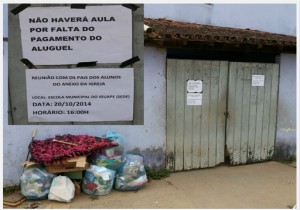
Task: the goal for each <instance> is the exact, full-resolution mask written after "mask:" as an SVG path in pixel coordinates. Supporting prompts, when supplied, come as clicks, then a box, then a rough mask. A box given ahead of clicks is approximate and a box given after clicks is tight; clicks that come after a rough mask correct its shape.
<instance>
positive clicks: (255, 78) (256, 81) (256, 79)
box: [252, 75, 265, 86]
mask: <svg viewBox="0 0 300 210" xmlns="http://www.w3.org/2000/svg"><path fill="white" fill-rule="evenodd" d="M252 86H265V75H252Z"/></svg>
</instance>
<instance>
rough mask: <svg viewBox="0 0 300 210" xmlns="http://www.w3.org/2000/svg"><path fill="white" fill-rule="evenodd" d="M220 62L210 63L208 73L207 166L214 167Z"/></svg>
mask: <svg viewBox="0 0 300 210" xmlns="http://www.w3.org/2000/svg"><path fill="white" fill-rule="evenodd" d="M219 69H220V62H219V61H212V67H211V72H210V106H209V123H208V147H209V150H208V166H209V167H213V166H215V165H216V158H217V113H218V103H217V102H218V90H219Z"/></svg>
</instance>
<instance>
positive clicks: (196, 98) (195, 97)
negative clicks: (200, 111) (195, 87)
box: [187, 93, 202, 105]
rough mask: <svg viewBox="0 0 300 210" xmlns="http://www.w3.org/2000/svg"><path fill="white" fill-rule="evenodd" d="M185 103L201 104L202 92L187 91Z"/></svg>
mask: <svg viewBox="0 0 300 210" xmlns="http://www.w3.org/2000/svg"><path fill="white" fill-rule="evenodd" d="M187 105H202V93H187Z"/></svg>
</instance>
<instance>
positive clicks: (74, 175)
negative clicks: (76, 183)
mask: <svg viewBox="0 0 300 210" xmlns="http://www.w3.org/2000/svg"><path fill="white" fill-rule="evenodd" d="M64 176H67V177H69V179H82V178H83V176H82V171H71V172H65V173H64Z"/></svg>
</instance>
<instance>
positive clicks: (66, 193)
mask: <svg viewBox="0 0 300 210" xmlns="http://www.w3.org/2000/svg"><path fill="white" fill-rule="evenodd" d="M74 195H75V185H74V183H73V182H72V181H71V180H70V179H69V178H68V177H66V176H58V177H55V178H54V179H53V181H52V184H51V187H50V192H49V195H48V199H49V200H55V201H60V202H70V201H71V200H72V199H73V198H74Z"/></svg>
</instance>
